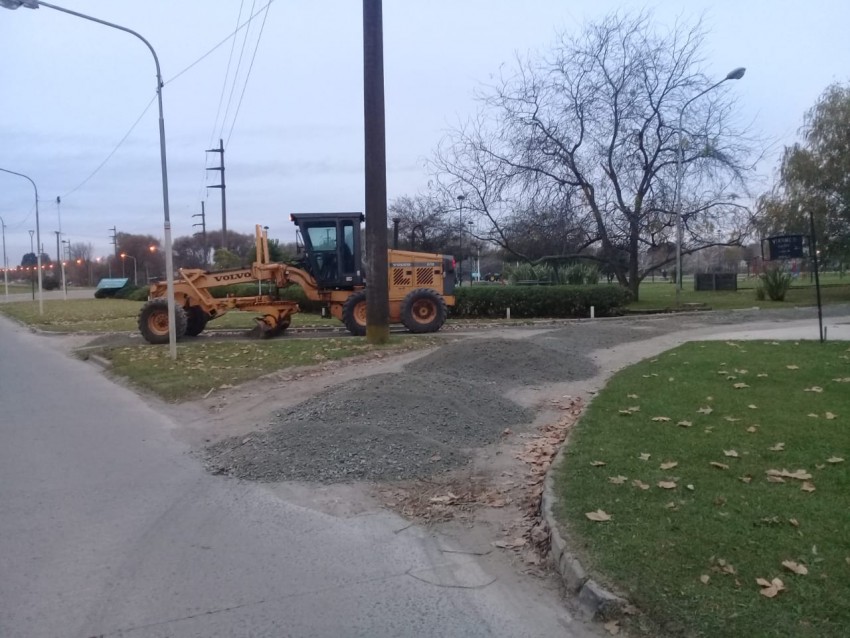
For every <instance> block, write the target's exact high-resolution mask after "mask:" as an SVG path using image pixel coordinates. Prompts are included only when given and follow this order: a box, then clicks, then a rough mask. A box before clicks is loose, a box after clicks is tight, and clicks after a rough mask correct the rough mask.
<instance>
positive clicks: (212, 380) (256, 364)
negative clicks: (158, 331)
mask: <svg viewBox="0 0 850 638" xmlns="http://www.w3.org/2000/svg"><path fill="white" fill-rule="evenodd" d="M434 343H435V340H434V339H433V338H429V337H410V336H393V337H391V338H390V342H389V344H387V345H384V346H375V345H372V344H369V343H367V342H366V339H365V338H362V337H354V338H351V337H345V338H329V339H287V338H285V337H284V338H279V339H270V340H259V341H239V342H216V341H207V342H195V343H186V344H183V343H179V344H178V346H177V361H172V360H171V358H170V356H169V352H168V348H167V346H150V345H139V346H127V347H115V348H104V349H102V350H99V351H97V352H95V353H94V354H99V355H100V356H102V357H104V358H105V359H107V360H108V361H110V362H111V364H112V367H111V371H112V373H113V374H116V375H118V376H121V377H125V378H126V379H127V380H128V381H130V383H132V384H133V385H135V386H137V387H139V388H142V389H144V390H147V391H149V392H153V393H154V394H156V395H158V396H159V397H161V398H162V399H164V400H166V401H181V400H186V399H192V398H197V397H199V396H203V395H204V394H206V393H208V392H210V391H214V390H215V389H227V388H230V387H233V386H235V385H238V384H240V383H244V382H246V381H250V380H252V379H256V378H257V377H260V376H263V375H265V374H269V373H271V372H275V371H277V370H283V369H288V368H295V367H301V366H315V365H321V364H324V363H328V362H331V361H335V360H338V359H344V358H347V357H354V356H358V355H368V354H370V353H383V352H401V351H405V350H412V349H418V348H427V347H430V346H433V345H434ZM89 354H91V352H90V353H89Z"/></svg>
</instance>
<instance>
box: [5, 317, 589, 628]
mask: <svg viewBox="0 0 850 638" xmlns="http://www.w3.org/2000/svg"><path fill="white" fill-rule="evenodd" d="M46 342H47V340H46V339H44V338H42V337H37V336H35V335H32V334H30V333H29V332H28V331H26V330H24V329H22V328H20V327H17V326H16V325H14V324H12V323H11V322H9V321H7V320H5V319H2V318H0V440H2V445H0V512H2V515H0V574H1V575H2V576H0V636H2V637H3V638H18V637H21V638H32V637H47V638H49V637H54V636H56V637H60V636H61V637H78V638H90V637H92V636H129V637H133V638H135V637H166V636H167V637H169V638H182V637H199V638H200V637H204V638H212V637H214V636H257V637H260V636H269V637H272V636H273V637H276V638H278V637H282V636H334V637H342V636H364V637H366V636H368V637H380V636H506V637H507V636H510V637H516V636H568V637H570V636H573V637H577V636H585V635H588V633H587V630H586V629H585V628H584V627H583V626H582V625H580V624H577V623H575V622H574V621H573V620H572V619H571V617H570V616H569V614H568V613H567V612H566V611H565V609H564V608H563V607H562V606H561V605H560V604H559V601H558V600H557V597H556V596H554V595H553V596H551V597H548V598H545V599H544V598H540V597H539V595H538V590H537V589H529V588H526V587H524V586H523V583H522V581H519V580H518V581H511V580H510V579H509V578H505V577H504V576H502V577H497V576H494V575H492V574H491V573H488V572H487V571H486V568H485V567H484V565H483V563H481V562H480V561H479V560H478V557H477V556H474V555H471V554H469V553H451V552H449V551H446V550H455V549H463V548H457V547H448V546H447V545H446V541H445V539H442V538H440V537H437V536H433V535H431V534H429V533H428V532H427V531H426V530H424V529H422V528H419V527H416V526H410V525H409V524H408V523H407V521H404V520H402V519H401V518H399V517H397V516H395V515H393V514H391V513H388V512H385V511H378V512H373V513H369V514H366V515H360V516H352V517H344V516H331V515H328V514H325V513H322V512H319V511H316V510H313V509H310V508H308V507H304V506H299V505H295V504H293V503H290V502H287V501H286V500H285V499H283V498H282V497H280V496H279V495H277V494H276V493H275V492H274V491H273V490H271V489H270V488H269V487H268V486H265V485H263V484H260V483H253V482H245V481H237V480H233V479H226V478H223V477H217V476H212V475H210V474H208V473H207V472H205V471H204V470H203V468H202V465H201V464H200V463H199V462H198V461H197V460H196V459H195V458H194V457H192V456H191V455H190V454H189V450H188V449H186V448H185V447H184V446H182V445H181V444H180V443H178V442H177V441H176V439H175V438H174V437H173V436H172V434H171V432H172V430H173V429H174V428H175V427H176V424H175V423H174V422H172V421H170V420H169V419H168V418H166V417H165V416H163V415H161V414H159V413H157V412H156V411H154V410H153V409H152V408H151V407H149V406H148V405H147V404H146V403H145V402H144V401H143V400H142V399H141V398H139V397H138V396H136V395H135V394H133V393H132V392H130V391H128V390H125V389H124V388H121V387H119V386H116V385H114V384H113V383H111V382H110V381H109V380H107V379H106V378H104V377H103V376H102V375H101V373H100V372H99V371H98V370H97V369H96V368H94V367H93V366H91V365H90V364H86V363H83V362H80V361H76V360H73V359H70V358H67V357H64V356H62V355H61V354H59V353H57V352H56V351H55V350H54V349H51V348H50V347H49V345H46Z"/></svg>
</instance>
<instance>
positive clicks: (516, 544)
mask: <svg viewBox="0 0 850 638" xmlns="http://www.w3.org/2000/svg"><path fill="white" fill-rule="evenodd" d="M527 543H528V541H527V540H525V539H524V538H515V539H513V540H510V541H493V542H492V543H490V544H491V545H493V547H498V548H499V549H519V548H520V547H525V545H526V544H527Z"/></svg>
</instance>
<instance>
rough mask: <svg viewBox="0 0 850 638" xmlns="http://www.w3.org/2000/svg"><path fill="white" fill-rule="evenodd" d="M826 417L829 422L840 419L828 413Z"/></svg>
mask: <svg viewBox="0 0 850 638" xmlns="http://www.w3.org/2000/svg"><path fill="white" fill-rule="evenodd" d="M824 417H826V418H827V419H828V420H829V421H832V420H833V419H837V418H838V417H837V416H835V415H834V414H833V413H832V412H827V413H826V414H824Z"/></svg>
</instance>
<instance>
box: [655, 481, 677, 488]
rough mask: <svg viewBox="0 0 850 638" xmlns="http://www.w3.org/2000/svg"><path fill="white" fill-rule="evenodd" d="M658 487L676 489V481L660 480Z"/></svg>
mask: <svg viewBox="0 0 850 638" xmlns="http://www.w3.org/2000/svg"><path fill="white" fill-rule="evenodd" d="M658 487H660V488H661V489H662V490H674V489H676V482H675V481H658Z"/></svg>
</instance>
